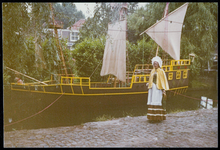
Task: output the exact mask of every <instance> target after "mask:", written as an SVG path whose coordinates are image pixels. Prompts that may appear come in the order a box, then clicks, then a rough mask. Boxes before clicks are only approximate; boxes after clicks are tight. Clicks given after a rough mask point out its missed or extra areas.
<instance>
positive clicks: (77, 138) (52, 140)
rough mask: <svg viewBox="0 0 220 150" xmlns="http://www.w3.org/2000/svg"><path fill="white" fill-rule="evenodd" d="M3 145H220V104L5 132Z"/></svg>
mask: <svg viewBox="0 0 220 150" xmlns="http://www.w3.org/2000/svg"><path fill="white" fill-rule="evenodd" d="M4 147H218V108H212V109H199V110H193V111H185V112H178V113H172V114H167V120H164V121H163V122H155V123H152V122H149V121H148V120H147V116H138V117H129V116H127V117H124V118H119V119H113V120H109V121H100V122H88V123H85V124H83V125H78V126H69V127H57V128H46V129H35V130H18V131H10V132H4Z"/></svg>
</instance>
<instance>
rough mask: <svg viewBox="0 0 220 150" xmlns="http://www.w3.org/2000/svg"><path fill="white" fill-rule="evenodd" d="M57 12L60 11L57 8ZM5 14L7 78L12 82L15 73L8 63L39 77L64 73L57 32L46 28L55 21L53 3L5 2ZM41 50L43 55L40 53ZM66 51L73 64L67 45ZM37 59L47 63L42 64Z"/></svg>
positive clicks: (5, 71)
mask: <svg viewBox="0 0 220 150" xmlns="http://www.w3.org/2000/svg"><path fill="white" fill-rule="evenodd" d="M53 13H54V14H55V15H56V14H57V13H60V12H56V11H54V9H53ZM2 14H3V64H4V81H5V82H7V83H9V82H13V79H14V73H13V72H10V71H8V70H6V69H5V66H7V67H10V68H13V69H15V70H17V71H19V72H22V73H24V74H27V75H30V76H32V77H34V78H37V79H38V80H45V79H46V78H48V77H49V76H50V74H51V73H60V72H59V70H60V56H59V53H60V51H59V49H58V46H57V44H56V42H55V37H54V36H53V34H52V33H50V32H47V31H46V30H45V29H46V28H48V26H49V23H50V22H51V21H52V18H51V17H52V16H51V9H50V5H49V4H48V3H3V4H2ZM65 42H66V41H60V44H61V45H65ZM39 50H40V51H41V52H40V54H42V56H43V58H42V57H38V56H37V55H36V51H39ZM63 51H64V57H66V59H68V62H69V64H70V65H73V62H72V61H71V60H72V59H71V57H68V56H70V51H68V50H67V49H65V46H63ZM36 62H37V63H39V62H40V63H41V64H43V65H44V66H43V67H40V66H39V65H36V64H37V63H36ZM70 68H71V66H70ZM26 79H27V78H25V80H26Z"/></svg>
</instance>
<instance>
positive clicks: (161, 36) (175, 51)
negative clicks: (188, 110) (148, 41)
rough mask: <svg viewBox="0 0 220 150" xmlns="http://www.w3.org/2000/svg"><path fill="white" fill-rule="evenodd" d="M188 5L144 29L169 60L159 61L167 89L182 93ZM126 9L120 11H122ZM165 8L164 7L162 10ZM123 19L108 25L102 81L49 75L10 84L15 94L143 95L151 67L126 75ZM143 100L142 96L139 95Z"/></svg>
mask: <svg viewBox="0 0 220 150" xmlns="http://www.w3.org/2000/svg"><path fill="white" fill-rule="evenodd" d="M187 6H188V3H186V4H184V5H182V6H181V7H179V8H177V9H176V10H174V11H173V12H171V13H170V14H166V13H165V15H164V17H163V18H162V19H161V20H159V21H158V22H156V23H155V24H154V25H152V26H151V27H149V28H148V29H147V30H145V31H144V32H143V33H141V35H142V34H144V33H147V34H148V35H149V36H150V37H151V38H152V39H153V40H154V41H155V42H156V43H157V44H158V45H159V46H160V47H161V48H162V49H163V50H164V51H165V52H167V53H168V54H169V55H170V56H171V57H172V58H173V60H169V61H166V62H163V66H162V69H164V71H165V73H166V76H167V79H168V83H169V87H170V90H180V91H182V92H184V91H186V90H187V88H188V80H189V71H190V59H180V41H181V31H182V25H183V21H184V18H185V14H186V10H187ZM126 9H127V8H126V6H124V7H122V10H126ZM166 9H167V8H166ZM126 28H127V26H126V17H125V18H122V19H121V20H119V21H118V22H115V23H112V24H109V25H108V35H107V40H106V45H105V50H104V56H103V65H102V70H101V72H100V75H101V76H105V75H109V77H108V79H107V81H106V82H92V81H91V80H90V77H75V76H70V75H56V76H55V75H51V79H50V80H49V81H44V82H35V83H24V84H19V83H11V89H12V90H13V91H16V92H19V93H20V92H29V93H41V94H43V95H45V94H46V95H47V94H49V95H50V94H52V95H53V94H56V95H57V94H58V95H63V96H70V97H71V99H74V96H91V97H93V96H108V95H110V96H112V95H123V96H124V97H126V96H129V95H131V94H134V95H140V94H145V95H146V94H147V93H148V89H147V87H146V83H147V82H148V80H149V75H150V72H151V70H152V69H153V66H152V65H151V64H137V65H136V66H135V68H134V70H133V72H126V30H127V29H126ZM143 99H146V96H143Z"/></svg>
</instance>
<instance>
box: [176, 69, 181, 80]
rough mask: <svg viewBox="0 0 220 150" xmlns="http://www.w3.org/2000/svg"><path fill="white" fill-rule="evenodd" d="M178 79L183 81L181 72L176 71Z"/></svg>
mask: <svg viewBox="0 0 220 150" xmlns="http://www.w3.org/2000/svg"><path fill="white" fill-rule="evenodd" d="M176 79H181V71H180V70H179V71H176Z"/></svg>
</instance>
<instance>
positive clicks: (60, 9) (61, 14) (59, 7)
mask: <svg viewBox="0 0 220 150" xmlns="http://www.w3.org/2000/svg"><path fill="white" fill-rule="evenodd" d="M54 12H55V14H56V15H55V19H56V20H58V21H62V22H63V24H64V25H63V28H64V29H66V28H67V27H69V26H71V25H73V24H74V23H75V22H76V21H78V20H80V19H85V15H84V14H83V13H82V11H81V10H80V11H78V10H77V8H76V5H75V4H73V3H61V4H60V3H55V4H54Z"/></svg>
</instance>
